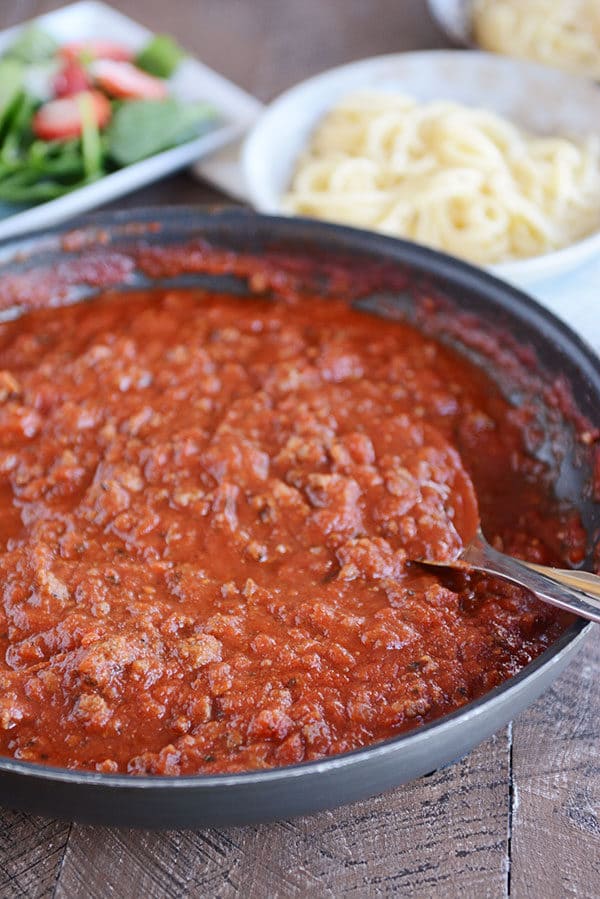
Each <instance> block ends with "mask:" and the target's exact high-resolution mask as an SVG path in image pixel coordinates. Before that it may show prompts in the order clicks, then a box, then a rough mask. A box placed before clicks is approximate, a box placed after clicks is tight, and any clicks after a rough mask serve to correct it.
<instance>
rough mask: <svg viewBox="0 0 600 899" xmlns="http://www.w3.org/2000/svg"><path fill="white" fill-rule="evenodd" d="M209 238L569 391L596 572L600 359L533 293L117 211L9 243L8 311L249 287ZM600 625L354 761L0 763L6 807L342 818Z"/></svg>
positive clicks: (233, 819)
mask: <svg viewBox="0 0 600 899" xmlns="http://www.w3.org/2000/svg"><path fill="white" fill-rule="evenodd" d="M203 241H207V242H208V243H209V244H210V245H212V246H216V247H219V248H222V249H224V250H231V251H233V252H235V253H242V254H252V255H254V254H256V255H259V256H260V257H261V258H264V257H265V256H266V257H267V258H271V259H273V260H275V262H276V264H277V265H280V266H282V267H283V269H286V268H287V270H289V271H291V272H294V273H295V276H297V277H300V278H301V279H302V278H306V279H307V280H308V281H310V282H311V283H312V284H313V286H314V285H315V284H317V285H318V287H319V290H320V292H321V293H323V294H324V295H327V292H328V291H329V292H333V291H334V289H338V290H339V283H338V285H337V288H334V286H333V284H332V283H331V282H332V281H335V278H333V279H332V278H331V272H332V261H333V262H334V263H335V270H336V272H338V273H339V272H342V273H343V274H344V277H345V282H344V283H346V284H348V285H350V284H351V285H352V294H353V301H354V302H355V303H356V304H357V305H359V306H360V307H361V308H364V309H365V312H367V313H372V314H377V315H383V316H384V317H401V318H406V319H407V320H410V321H412V322H413V323H415V324H416V325H417V326H418V327H421V328H423V329H426V330H427V331H428V333H431V334H432V335H433V336H435V337H436V338H437V339H440V340H442V341H445V342H447V343H451V344H452V345H453V346H455V347H457V348H458V349H459V351H460V352H463V353H464V354H466V355H468V356H469V357H470V358H472V359H475V361H476V362H477V363H478V364H479V365H481V366H482V367H483V368H485V369H486V371H487V372H488V373H489V374H491V375H492V377H494V378H495V380H496V381H497V383H498V384H499V385H500V387H501V389H502V390H503V391H504V392H505V394H506V395H508V396H509V397H510V398H511V399H512V401H513V402H515V403H516V404H518V403H520V402H523V401H524V400H525V399H526V398H527V397H528V396H532V395H534V394H535V395H536V396H537V397H538V401H539V402H540V403H541V406H540V409H541V411H542V412H544V409H543V408H542V407H543V406H544V401H543V400H539V397H543V396H546V395H549V394H548V391H552V390H553V389H554V388H557V385H560V390H558V393H556V395H557V396H558V395H560V397H561V414H560V416H559V418H560V421H558V420H557V421H558V423H557V421H555V422H554V424H553V425H552V426H551V428H550V430H552V429H553V433H552V435H551V440H549V442H548V447H547V451H548V452H550V453H554V454H556V456H557V460H558V461H557V472H558V475H557V481H556V491H557V494H558V495H560V496H561V497H562V498H565V499H568V500H569V501H570V502H571V503H572V504H573V505H574V506H576V507H577V508H578V509H579V510H580V513H581V516H582V520H583V522H584V525H585V527H586V530H587V533H588V537H589V543H590V547H589V548H590V553H589V556H588V559H587V565H591V564H592V559H593V553H594V550H595V549H597V546H596V547H595V546H594V542H595V541H597V539H598V533H599V532H600V504H598V503H596V502H594V501H593V498H592V492H591V477H592V457H591V453H592V452H593V447H585V446H583V447H582V446H581V444H580V443H578V441H577V440H576V438H575V432H576V429H577V428H578V427H579V428H581V422H582V420H583V419H585V420H586V421H587V423H588V424H587V425H586V427H592V428H598V427H600V360H598V358H597V357H596V356H595V354H594V353H593V352H592V351H591V350H590V349H589V348H588V347H587V346H586V345H585V344H584V343H583V341H582V340H580V339H579V338H578V337H577V336H576V335H575V334H574V333H573V332H571V331H570V330H569V329H568V328H567V327H566V326H565V325H564V324H562V323H561V322H560V321H558V319H556V318H555V317H554V316H552V315H551V314H550V313H549V312H547V311H546V310H544V309H543V308H542V307H541V306H539V305H538V304H537V303H535V302H534V301H533V300H531V299H529V298H528V297H527V296H526V295H524V294H523V293H520V292H519V291H517V290H515V289H514V288H512V287H510V286H508V285H507V284H504V283H503V282H501V281H498V280H497V279H495V278H493V277H492V276H491V275H489V274H488V273H486V272H484V271H482V270H479V269H476V268H474V267H471V266H469V265H466V264H464V263H462V262H460V261H458V260H456V259H453V258H450V257H448V256H445V255H443V254H441V253H437V252H434V251H431V250H427V249H425V248H422V247H418V246H416V245H414V244H410V243H407V242H404V241H400V240H396V239H393V238H387V237H383V236H381V235H376V234H372V233H367V232H363V231H358V230H355V229H352V228H346V227H340V226H336V225H330V224H324V223H321V222H316V221H307V220H302V219H284V218H274V217H268V216H260V215H256V214H254V213H252V212H249V211H246V210H242V209H207V208H192V207H190V208H188V207H174V208H164V207H163V208H159V209H148V210H132V211H127V212H123V213H120V212H118V213H104V214H101V215H98V216H94V217H93V218H90V219H87V220H86V221H85V222H84V223H83V224H82V225H81V226H80V227H78V228H76V229H73V228H71V229H69V230H68V231H66V230H55V231H51V232H46V233H44V234H38V235H34V236H32V237H28V238H26V239H23V240H20V241H16V242H11V243H8V244H4V245H3V246H1V247H0V307H1V308H2V309H3V310H4V311H3V312H2V315H3V316H4V317H7V316H11V315H13V314H14V313H15V310H18V308H19V306H21V305H23V303H25V305H26V302H27V299H28V291H29V292H31V290H32V289H33V287H32V285H37V289H40V285H44V289H46V290H48V291H49V292H50V293H51V295H52V297H53V298H55V299H58V300H59V301H60V302H64V301H83V300H87V299H90V298H93V296H94V295H95V294H96V293H97V292H98V291H99V290H101V289H103V288H104V287H105V286H107V277H109V280H110V286H111V288H114V287H117V288H119V289H123V290H127V289H139V288H140V287H152V286H153V285H155V286H161V287H164V286H166V285H167V286H168V285H172V286H184V285H186V286H205V287H208V288H211V289H216V290H220V291H222V292H235V293H238V294H239V293H240V292H242V293H244V292H247V285H246V284H245V282H244V281H243V280H242V279H239V278H235V277H231V276H230V275H211V274H207V272H206V271H202V270H201V268H202V267H201V266H198V265H197V264H190V265H189V266H188V265H186V263H185V258H187V257H188V256H189V258H190V259H191V258H192V257H193V256H194V253H193V252H192V253H188V250H189V249H192V250H193V249H194V248H198V247H201V246H202V242H203ZM182 247H184V248H186V247H187V250H186V251H185V253H184V254H183V255H180V256H179V257H178V258H179V260H180V261H179V263H178V266H175V267H174V266H173V265H169V264H163V265H162V268H161V266H160V265H159V266H158V267H157V266H156V264H154V265H153V266H148V265H147V264H145V263H144V261H143V260H144V259H146V260H147V259H148V256H149V255H150V256H152V253H153V252H154V251H155V250H156V251H157V252H158V253H159V254H160V252H162V251H163V250H164V248H170V249H171V250H172V249H175V251H176V250H177V248H182ZM196 256H197V254H196ZM182 259H183V260H184V261H183V263H182V261H181V260H182ZM108 271H110V272H111V274H110V276H107V272H108ZM338 280H339V279H338ZM483 333H485V334H486V335H487V339H486V340H484V341H482V340H481V339H480V337H481V334H483ZM477 335H479V339H478V337H477ZM507 360H509V361H508V362H507ZM557 389H558V388H557ZM555 411H556V410H555ZM551 417H552V416H551ZM554 419H556V414H554ZM592 627H593V625H591V624H586V623H585V622H584V621H581V620H578V621H577V622H576V623H575V624H573V625H572V626H571V627H570V628H569V630H567V631H566V632H565V633H564V634H562V635H561V637H560V638H559V639H558V640H557V641H556V642H555V643H554V644H553V645H552V646H551V647H550V648H548V649H547V650H546V651H545V652H544V653H543V654H542V655H540V656H539V657H538V658H537V659H535V660H534V661H533V662H532V663H530V664H529V665H527V666H526V667H525V668H524V669H523V670H522V671H520V672H519V673H518V674H517V675H516V676H514V677H512V678H510V679H509V680H507V681H505V682H504V683H503V684H501V685H500V686H498V687H496V688H495V689H493V690H492V691H490V692H489V693H487V694H485V695H484V696H482V697H481V698H479V699H477V700H475V701H473V702H471V703H469V704H467V705H465V706H464V707H462V708H461V709H459V710H458V711H455V712H453V713H452V714H449V715H447V716H445V717H443V718H441V719H438V720H436V721H434V722H432V723H430V724H428V725H425V726H423V727H421V728H418V729H416V730H413V731H410V732H409V733H406V734H402V735H400V736H398V737H395V738H393V739H389V740H386V741H384V742H381V743H378V744H375V745H372V746H368V747H365V748H363V749H359V750H356V751H354V752H349V753H346V754H343V755H338V756H332V757H329V758H326V759H323V760H320V761H316V762H306V763H303V764H301V765H295V766H290V767H284V768H278V769H270V770H263V771H253V772H249V773H242V774H235V775H214V776H205V775H203V776H194V777H180V778H170V777H148V776H143V777H133V776H128V775H112V774H99V773H94V772H87V771H69V770H65V769H58V768H52V767H47V766H42V765H37V764H33V763H30V762H24V761H19V760H16V759H11V758H0V803H2V804H4V805H8V806H11V807H18V808H22V809H25V810H27V811H29V812H34V813H44V814H48V815H53V816H59V817H63V818H67V819H76V820H80V821H87V822H94V823H104V824H115V825H123V826H130V825H133V826H141V827H151V828H170V827H198V826H203V825H223V824H232V823H237V824H240V823H249V822H256V821H268V820H275V819H279V818H288V817H291V816H294V815H299V814H306V813H310V812H315V811H317V810H319V809H324V808H332V807H335V806H337V805H340V804H343V803H347V802H352V801H355V800H358V799H361V798H365V797H367V796H371V795H374V794H376V793H379V792H382V791H383V790H386V789H389V788H391V787H393V786H398V785H399V784H402V783H405V782H407V781H409V780H412V779H413V778H416V777H419V776H421V775H423V774H426V773H429V772H431V771H433V770H435V769H436V768H439V767H441V766H444V765H447V764H449V763H451V762H452V761H454V760H456V759H457V758H459V757H461V756H463V755H464V754H465V753H467V752H469V751H470V750H471V749H472V748H473V747H474V746H475V745H476V744H477V743H479V742H481V741H482V740H484V739H486V738H487V737H488V736H490V735H491V734H492V733H494V732H495V731H496V730H498V729H499V728H500V727H502V726H503V725H504V724H506V723H507V722H508V721H509V720H510V719H511V718H513V717H514V716H515V715H516V714H518V713H519V712H520V711H521V710H522V709H524V708H525V707H526V706H528V705H530V704H531V703H532V702H533V701H534V700H535V699H536V698H537V697H538V696H539V695H540V694H541V693H542V692H543V691H544V690H545V689H547V688H548V687H549V685H550V684H551V683H552V681H553V680H554V679H555V678H556V677H557V676H558V675H559V674H560V672H561V671H562V670H563V669H564V668H565V666H566V665H567V664H568V663H569V661H570V660H571V659H572V658H573V657H574V655H575V654H576V653H577V651H578V650H579V649H580V648H581V646H582V643H583V641H584V640H585V639H586V637H587V636H588V635H589V633H590V631H591V629H592Z"/></svg>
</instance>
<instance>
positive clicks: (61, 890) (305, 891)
mask: <svg viewBox="0 0 600 899" xmlns="http://www.w3.org/2000/svg"><path fill="white" fill-rule="evenodd" d="M509 756H510V747H509V741H508V735H507V731H504V732H502V733H501V734H499V735H497V736H496V737H495V738H493V739H491V740H488V741H487V742H486V743H485V744H483V745H482V746H480V747H478V748H477V749H476V750H475V751H474V752H473V753H471V755H470V756H469V757H468V758H467V759H464V760H463V761H461V762H460V763H458V764H457V765H454V766H453V767H451V768H447V769H445V770H443V771H439V772H437V773H436V774H433V775H431V776H429V777H427V778H424V779H422V780H420V781H417V782H415V783H413V784H409V785H408V786H407V787H405V788H403V789H398V790H396V791H393V792H391V793H387V794H385V795H383V796H379V797H376V798H375V799H372V800H369V801H368V802H363V803H358V804H355V805H352V806H349V807H347V808H343V809H339V810H337V811H334V812H327V813H323V814H320V815H317V816H314V817H312V818H299V819H295V820H293V821H287V822H283V823H280V824H270V825H261V826H256V827H247V828H239V827H237V828H224V829H220V830H215V829H210V830H205V831H201V832H197V833H193V832H170V833H166V834H160V833H158V834H152V833H149V832H136V831H132V830H115V829H111V828H102V829H98V828H91V827H82V826H77V825H75V826H74V827H73V831H72V834H71V839H70V841H69V846H68V848H67V852H66V854H65V859H64V863H63V866H62V869H61V875H60V879H59V883H58V887H57V892H56V899H71V897H73V896H80V895H85V896H86V899H88V897H89V899H101V897H105V896H108V895H112V894H113V892H114V894H115V895H118V894H120V895H123V896H130V895H131V896H134V895H135V896H144V897H147V899H163V897H165V899H166V897H173V899H175V897H178V899H179V897H185V896H194V897H195V899H201V897H219V899H229V897H236V896H243V897H244V899H265V897H269V899H271V897H281V899H286V897H294V899H295V897H304V896H308V895H310V896H311V897H339V896H356V897H361V896H367V895H368V896H390V895H399V896H411V897H428V899H435V897H438V896H439V897H444V899H446V897H448V896H450V895H452V896H454V895H460V894H461V893H462V894H463V895H465V896H473V897H475V896H477V897H485V896H489V897H494V899H497V897H501V896H505V895H507V893H506V885H507V864H506V860H507V843H508V808H509V803H508V798H509V797H508V794H509V789H508V766H509Z"/></svg>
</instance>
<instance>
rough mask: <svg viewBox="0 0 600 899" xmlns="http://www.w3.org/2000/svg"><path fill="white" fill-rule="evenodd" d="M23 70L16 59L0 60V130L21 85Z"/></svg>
mask: <svg viewBox="0 0 600 899" xmlns="http://www.w3.org/2000/svg"><path fill="white" fill-rule="evenodd" d="M23 74H24V69H23V65H22V63H20V62H19V61H18V60H16V59H0V129H1V128H2V126H3V125H4V119H5V117H6V115H7V114H8V113H9V111H10V108H11V105H12V103H13V101H14V100H15V98H16V96H17V94H18V93H19V91H20V90H21V87H22V85H23Z"/></svg>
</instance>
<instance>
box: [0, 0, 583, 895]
mask: <svg viewBox="0 0 600 899" xmlns="http://www.w3.org/2000/svg"><path fill="white" fill-rule="evenodd" d="M58 5H59V4H58V3H54V2H51V0H50V2H47V0H37V2H36V0H3V2H2V3H0V28H5V27H7V26H8V25H13V24H16V23H17V22H19V21H21V20H23V19H25V18H29V17H31V16H34V15H36V14H38V13H41V12H44V11H47V10H50V9H52V8H54V7H56V6H58ZM114 5H115V6H117V7H118V8H120V9H122V10H123V12H125V13H128V14H129V15H131V16H133V17H134V18H139V19H141V20H143V21H144V23H145V24H147V25H148V26H149V27H150V28H151V29H153V30H156V31H167V32H171V33H173V34H175V35H176V36H177V37H178V38H179V39H180V40H181V41H182V43H183V44H184V45H185V46H186V47H188V48H189V50H191V51H193V52H194V53H196V54H197V55H198V56H200V57H201V58H202V59H203V60H204V61H205V62H207V63H208V64H209V65H211V66H214V67H215V68H216V69H218V70H220V71H221V72H223V73H224V74H225V75H227V76H229V77H230V78H232V79H233V80H235V81H237V82H238V83H239V84H240V85H242V86H243V87H245V88H247V89H248V90H249V91H251V92H252V93H254V94H255V95H256V96H258V97H259V98H260V99H261V100H265V101H266V100H269V99H270V98H271V97H273V96H274V95H275V94H276V93H278V92H279V91H281V90H283V89H284V88H287V87H288V86H290V85H292V84H293V83H295V82H296V81H298V80H300V79H302V78H305V77H307V76H308V75H311V74H313V73H315V72H318V71H320V70H322V69H325V68H328V67H329V66H332V65H336V64H339V63H343V62H347V61H350V60H352V59H358V58H360V57H364V56H371V55H374V54H378V53H387V52H392V51H398V50H408V49H416V48H433V47H443V46H446V41H445V39H444V37H443V36H442V35H441V34H440V33H439V32H438V31H437V30H436V28H435V26H434V25H433V23H432V22H431V21H430V19H429V18H428V15H427V13H426V10H425V2H424V0H196V2H194V0H114ZM216 199H219V200H222V199H223V198H222V197H221V195H220V194H218V193H217V192H216V191H214V190H212V189H211V188H210V187H208V186H207V185H204V184H201V183H198V182H197V181H194V180H193V179H192V178H191V177H190V176H189V175H188V174H186V173H184V174H180V175H177V176H175V177H172V178H169V179H168V180H165V181H163V182H162V183H161V184H157V185H155V186H154V187H150V188H147V189H145V190H142V191H139V192H137V193H135V194H133V195H131V196H130V197H128V198H126V199H125V200H121V201H119V203H118V206H119V207H123V206H128V207H131V206H138V205H149V204H156V203H190V202H199V203H201V202H206V201H214V200H216ZM599 678H600V646H599V642H598V636H597V631H596V632H595V633H594V636H593V637H592V638H591V639H590V640H589V641H588V645H587V647H586V648H585V650H584V651H583V652H582V653H581V654H580V656H579V657H578V659H577V660H576V661H575V662H574V664H573V665H571V667H570V669H569V670H568V671H567V673H566V674H565V675H564V676H563V677H562V678H561V679H560V680H559V681H558V682H557V684H556V686H555V687H554V689H553V690H551V691H550V692H549V693H547V694H546V695H545V696H544V697H543V698H542V699H541V700H540V701H539V702H538V703H536V705H535V706H534V707H533V708H532V709H529V710H528V711H526V712H524V713H523V714H522V715H520V716H519V717H518V718H517V719H516V720H515V721H514V722H513V724H511V725H509V726H508V727H507V728H505V729H504V730H502V731H500V732H499V733H498V734H496V735H495V736H494V737H493V738H492V739H491V740H488V741H487V742H486V743H484V744H483V745H481V746H479V747H478V748H477V749H475V750H474V751H473V752H472V753H471V755H469V756H468V757H467V758H465V759H463V760H462V761H461V762H459V763H458V764H455V765H454V766H453V767H451V768H447V769H445V770H442V771H440V772H438V773H436V774H432V775H430V776H429V777H425V778H423V779H422V780H420V781H417V782H416V783H412V784H410V785H409V786H407V787H402V788H400V789H398V790H395V791H394V792H391V793H387V794H385V795H383V796H379V797H377V798H375V799H372V800H370V801H368V802H363V803H360V804H356V805H353V806H350V807H347V808H343V809H340V810H338V811H333V812H325V813H323V814H320V815H317V816H315V817H312V818H302V819H296V820H293V821H286V822H284V823H280V824H272V825H263V826H256V827H247V828H239V827H233V828H224V829H220V830H215V829H210V830H203V831H199V832H187V831H176V832H169V833H162V834H160V833H151V832H136V831H133V830H118V829H113V828H93V827H85V826H82V825H79V824H68V823H65V822H62V821H53V820H47V819H43V818H36V817H31V816H29V815H25V814H23V813H21V812H12V811H0V820H1V824H0V897H2V899H4V897H27V899H38V897H40V899H41V897H50V896H55V897H57V899H58V897H60V899H73V897H85V899H88V897H90V899H91V897H93V899H100V897H109V896H114V897H116V899H129V897H136V899H137V897H144V899H157V897H174V899H175V897H177V899H179V897H183V896H193V897H222V899H226V897H234V896H240V897H244V899H251V897H255V899H270V897H280V899H284V897H307V896H310V897H342V896H346V895H347V896H354V897H369V896H387V895H400V896H411V897H428V899H429V897H444V899H448V897H454V896H462V897H465V899H471V897H476V899H479V897H483V896H490V897H501V896H508V895H512V896H515V897H518V899H522V897H535V899H554V897H557V899H559V897H560V899H562V897H570V896H572V897H578V899H583V897H590V899H598V897H600V691H599V690H598V682H599Z"/></svg>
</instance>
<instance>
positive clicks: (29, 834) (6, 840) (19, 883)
mask: <svg viewBox="0 0 600 899" xmlns="http://www.w3.org/2000/svg"><path fill="white" fill-rule="evenodd" d="M69 829H70V825H69V824H66V823H65V822H64V821H52V820H49V819H46V818H37V817H33V816H30V815H26V814H24V813H23V812H13V811H9V810H5V809H2V810H0V896H2V899H17V897H25V899H47V897H49V896H51V895H52V892H53V889H54V884H55V881H56V876H57V873H58V869H59V867H60V863H61V861H62V859H63V855H64V852H65V847H66V844H67V837H68V835H69Z"/></svg>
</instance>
